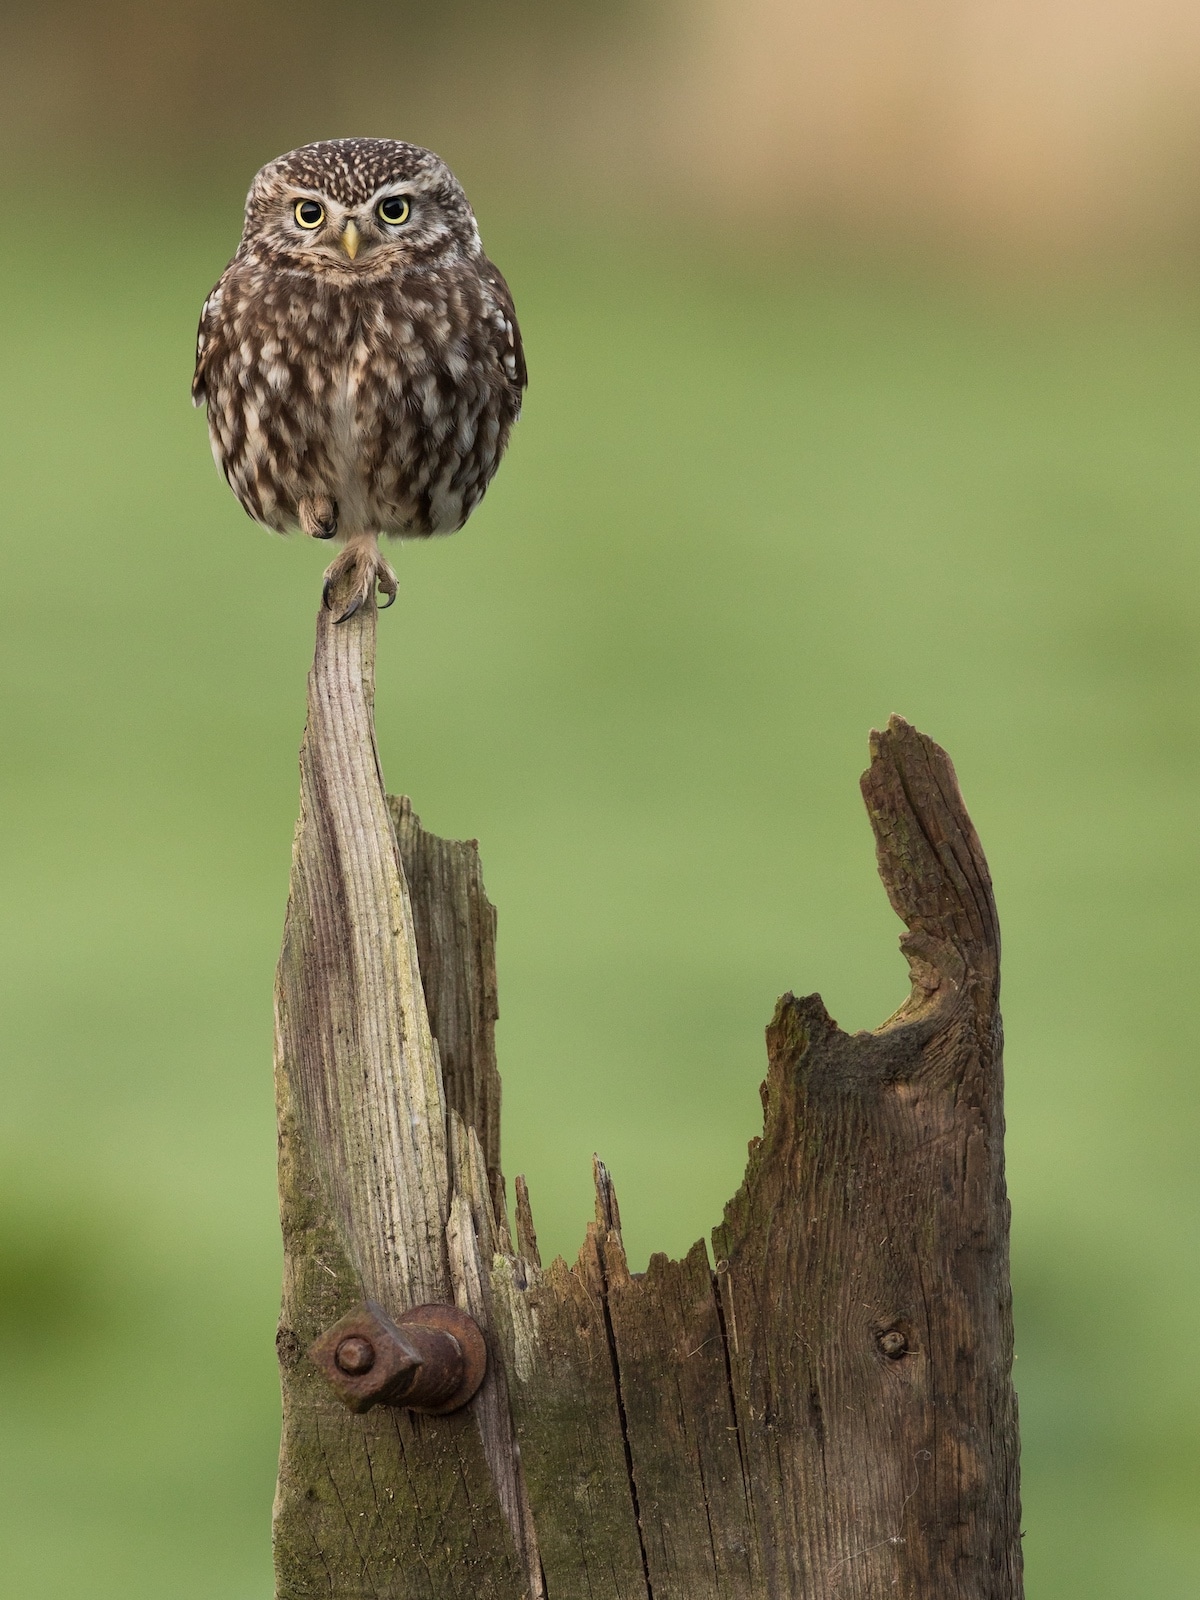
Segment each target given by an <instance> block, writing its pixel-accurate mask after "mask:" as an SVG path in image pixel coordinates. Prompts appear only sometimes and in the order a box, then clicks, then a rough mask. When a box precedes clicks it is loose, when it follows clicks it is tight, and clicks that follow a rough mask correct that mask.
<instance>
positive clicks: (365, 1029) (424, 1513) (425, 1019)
mask: <svg viewBox="0 0 1200 1600" xmlns="http://www.w3.org/2000/svg"><path fill="white" fill-rule="evenodd" d="M374 626H375V617H374V612H373V611H367V612H364V613H363V614H361V615H360V616H359V617H356V618H355V619H353V620H352V621H351V622H350V623H347V624H345V625H344V626H341V627H336V628H335V627H333V626H332V624H331V622H330V619H329V617H328V615H327V614H323V615H322V617H321V619H320V621H319V623H318V638H317V651H316V658H315V660H314V666H313V672H312V675H311V677H310V681H309V718H308V725H307V728H306V731H305V738H304V744H303V747H302V751H301V815H300V822H299V825H298V827H297V833H296V843H295V851H294V857H293V871H292V885H291V896H290V900H289V907H288V916H287V923H286V929H285V938H284V949H283V954H282V956H281V959H280V967H279V981H278V988H277V1023H278V1026H277V1084H278V1100H279V1125H280V1194H281V1209H282V1218H283V1230H284V1244H285V1280H284V1301H283V1313H282V1317H281V1323H280V1336H279V1344H280V1358H281V1371H282V1375H283V1394H284V1436H283V1446H282V1451H281V1461H280V1479H279V1493H278V1497H277V1504H276V1566H277V1573H278V1589H277V1594H278V1596H279V1597H280V1600H299V1597H301V1596H310V1595H330V1596H338V1597H343V1596H344V1597H357V1596H359V1595H363V1596H366V1595H371V1596H376V1597H379V1600H385V1597H386V1600H408V1597H410V1596H412V1597H417V1596H420V1597H422V1600H425V1597H432V1596H438V1597H446V1600H456V1597H459V1596H462V1597H464V1600H465V1597H467V1596H472V1597H480V1600H509V1597H510V1596H511V1597H513V1600H516V1597H517V1596H530V1597H536V1600H543V1597H548V1600H576V1597H578V1600H877V1597H884V1596H889V1597H890V1596H895V1597H896V1600H931V1597H934V1596H936V1597H938V1600H1021V1595H1022V1580H1021V1555H1020V1528H1019V1519H1020V1507H1019V1500H1018V1478H1017V1471H1018V1457H1017V1448H1018V1441H1017V1415H1016V1401H1015V1397H1014V1395H1013V1391H1012V1385H1011V1380H1010V1372H1011V1362H1012V1320H1011V1305H1010V1296H1009V1282H1008V1256H1007V1251H1008V1202H1007V1198H1006V1194H1005V1187H1004V1163H1003V1133H1004V1124H1003V1084H1002V1068H1001V1041H1002V1036H1001V1027H1000V1014H999V931H998V924H997V919H996V912H995V905H994V901H993V897H992V888H991V882H990V879H989V876H988V870H987V864H986V862H985V860H984V856H983V852H982V850H981V848H980V845H979V840H978V838H977V837H976V834H975V831H974V829H973V827H972V826H971V823H970V820H969V818H968V816H967V813H966V810H965V807H964V805H963V802H962V798H961V795H960V794H959V790H958V784H957V780H956V778H955V775H954V769H953V767H952V765H951V763H950V760H949V758H948V757H947V756H946V754H945V752H944V751H942V750H941V749H939V747H938V746H937V745H936V744H934V743H933V741H932V740H930V739H928V738H927V737H925V736H924V735H922V734H920V733H918V732H916V730H915V729H913V728H911V727H910V726H909V725H908V724H907V723H906V722H904V721H903V720H902V719H900V718H893V719H892V721H891V722H890V723H889V725H888V728H887V729H886V730H885V731H884V732H883V733H877V734H873V735H872V738H871V765H870V768H869V769H868V771H867V773H866V774H865V775H864V778H863V795H864V798H865V800H866V804H867V811H868V815H869V817H870V820H871V824H872V827H873V829H874V832H875V838H876V849H877V857H878V863H879V870H880V876H881V878H882V880H883V883H884V887H885V889H886V890H887V893H888V895H889V897H890V899H891V902H892V904H893V906H894V907H895V909H896V911H897V913H898V914H899V915H900V917H901V918H902V920H903V921H904V923H905V925H906V930H907V931H906V932H905V934H904V936H903V938H902V940H901V946H902V948H903V950H904V953H905V955H906V956H907V959H908V962H909V967H910V973H911V980H912V982H911V992H910V995H909V997H908V999H907V1000H906V1002H905V1003H904V1005H902V1006H901V1008H900V1009H899V1010H898V1011H897V1013H896V1014H895V1016H893V1017H892V1018H890V1019H889V1020H888V1021H887V1022H885V1023H884V1024H883V1025H882V1026H881V1027H880V1028H878V1029H876V1030H875V1031H874V1032H871V1033H859V1034H855V1035H853V1036H849V1035H847V1034H845V1033H843V1032H842V1031H841V1030H840V1029H839V1028H838V1027H837V1025H836V1023H835V1022H834V1021H833V1020H832V1019H831V1018H830V1017H829V1016H828V1014H827V1012H826V1010H825V1008H824V1006H823V1005H822V1003H821V1001H820V999H819V997H818V996H815V995H810V996H808V997H806V998H801V999H797V998H796V997H795V996H794V995H791V994H788V995H785V996H784V997H783V999H782V1000H780V1002H779V1004H778V1006H777V1008H776V1012H775V1016H774V1018H773V1019H772V1022H771V1024H770V1026H769V1027H768V1029H767V1057H768V1070H767V1078H766V1082H765V1083H764V1085H763V1088H762V1096H763V1107H764V1127H763V1133H762V1135H761V1137H760V1138H758V1139H755V1140H754V1141H752V1144H751V1148H750V1158H749V1162H748V1165H747V1169H746V1175H745V1179H744V1181H743V1183H742V1185H741V1188H740V1189H739V1191H738V1193H737V1194H736V1195H735V1196H734V1198H733V1199H732V1200H731V1201H730V1203H729V1205H728V1206H727V1207H726V1211H725V1217H724V1221H723V1222H722V1224H721V1225H720V1227H718V1228H717V1229H716V1230H715V1232H714V1234H713V1241H712V1244H713V1248H712V1255H711V1257H710V1255H709V1252H708V1250H707V1249H706V1247H705V1245H704V1243H703V1242H699V1243H697V1244H696V1245H695V1246H694V1247H693V1249H692V1250H691V1251H690V1252H689V1253H688V1255H687V1256H686V1257H685V1258H684V1259H683V1260H682V1261H671V1260H669V1259H668V1258H667V1257H665V1256H662V1255H656V1256H654V1257H653V1258H652V1259H651V1262H650V1266H649V1270H648V1271H647V1272H646V1273H644V1274H631V1273H630V1271H629V1269H628V1264H627V1262H626V1258H625V1252H624V1247H623V1244H622V1238H621V1220H620V1212H619V1208H618V1205H617V1198H616V1191H615V1188H614V1185H613V1182H612V1178H611V1176H610V1175H609V1173H608V1172H607V1170H606V1169H605V1167H604V1165H603V1163H601V1162H599V1161H597V1162H596V1164H595V1172H594V1177H595V1186H596V1220H595V1221H594V1222H593V1223H592V1224H591V1225H590V1226H589V1228H588V1230H587V1236H586V1239H585V1241H584V1244H583V1248H582V1249H581V1251H580V1253H579V1256H578V1259H577V1260H576V1261H575V1262H574V1264H573V1265H570V1266H569V1265H568V1264H567V1263H566V1262H565V1261H563V1260H561V1259H559V1260H556V1261H554V1262H551V1263H550V1264H549V1266H543V1265H542V1263H541V1260H540V1256H539V1253H538V1247H537V1236H536V1231H535V1227H534V1216H533V1208H532V1206H531V1204H530V1198H529V1193H528V1189H527V1187H526V1185H525V1183H524V1180H523V1179H518V1180H517V1186H516V1212H515V1223H516V1228H515V1231H516V1245H515V1247H514V1244H513V1240H512V1234H511V1231H510V1227H509V1221H508V1217H507V1213H506V1205H505V1195H504V1182H503V1177H502V1175H501V1166H500V1120H499V1118H500V1079H499V1075H498V1073H497V1070H496V1059H495V1046H494V1025H495V1021H496V1016H497V1004H496V984H495V913H494V910H493V909H492V907H491V906H490V904H489V902H488V901H487V898H486V895H485V893H484V889H483V879H482V873H481V870H480V866H479V858H478V852H477V850H476V848H475V845H474V842H473V841H466V842H462V841H458V842H456V841H448V840H441V839H438V838H437V837H436V836H434V835H431V834H429V833H427V832H426V831H425V830H424V829H423V828H422V827H421V825H420V822H419V819H418V818H417V817H416V816H415V815H414V813H413V811H412V807H411V805H410V804H409V802H408V801H407V800H391V801H387V800H385V797H384V790H383V784H382V779H381V777H380V773H379V764H378V758H377V756H376V752H375V742H374V730H373V725H372V714H371V688H372V669H373V650H374ZM368 1295H369V1296H370V1297H371V1298H374V1299H377V1300H379V1301H380V1302H381V1303H382V1304H383V1305H384V1306H385V1307H386V1308H387V1309H389V1310H393V1311H400V1310H403V1309H404V1308H405V1307H406V1306H408V1305H411V1304H414V1303H417V1302H418V1301H420V1300H422V1299H435V1300H440V1299H447V1298H454V1299H455V1300H456V1301H457V1303H458V1304H459V1305H460V1306H462V1307H463V1308H464V1309H466V1310H469V1311H470V1312H471V1314H472V1315H473V1316H474V1317H475V1318H476V1320H477V1321H478V1322H479V1323H480V1325H481V1327H482V1328H483V1329H484V1331H485V1335H486V1337H487V1339H488V1343H489V1352H490V1368H489V1374H488V1377H487V1379H486V1380H485V1383H484V1386H483V1388H482V1389H481V1391H480V1393H479V1395H478V1396H477V1397H476V1399H475V1400H474V1401H473V1402H472V1404H471V1406H470V1407H468V1408H467V1410H466V1411H464V1412H461V1413H458V1414H456V1415H454V1416H450V1417H438V1418H414V1417H411V1416H409V1414H408V1413H406V1412H404V1411H397V1410H389V1409H386V1408H378V1409H377V1410H376V1411H373V1412H370V1413H368V1414H367V1415H366V1416H362V1417H358V1416H352V1415H351V1414H349V1413H348V1412H346V1411H344V1410H343V1409H342V1407H341V1405H340V1404H339V1402H338V1401H336V1400H335V1399H334V1398H333V1396H332V1395H331V1394H330V1393H329V1392H328V1391H327V1390H325V1389H324V1387H323V1384H322V1381H321V1380H320V1378H319V1377H318V1376H317V1374H316V1371H315V1369H314V1368H313V1366H312V1364H311V1363H310V1362H308V1361H307V1359H306V1357H305V1356H304V1353H303V1352H304V1351H305V1349H306V1348H307V1346H308V1344H309V1342H311V1340H312V1339H313V1338H314V1337H315V1336H316V1335H317V1334H318V1333H319V1332H321V1331H322V1330H323V1329H324V1328H325V1327H326V1326H328V1325H329V1324H330V1323H332V1322H333V1321H335V1320H336V1319H337V1318H338V1317H339V1316H340V1315H341V1314H342V1313H343V1312H344V1311H346V1310H347V1309H348V1308H349V1306H350V1305H351V1304H352V1303H353V1302H354V1301H356V1300H358V1299H361V1298H363V1297H364V1296H368Z"/></svg>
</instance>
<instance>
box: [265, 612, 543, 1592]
mask: <svg viewBox="0 0 1200 1600" xmlns="http://www.w3.org/2000/svg"><path fill="white" fill-rule="evenodd" d="M375 621H376V618H375V611H374V608H373V607H369V608H364V610H363V611H361V612H360V613H359V614H358V615H357V616H355V617H354V618H352V619H351V620H350V621H349V622H346V623H344V624H341V625H337V626H335V625H334V624H333V622H332V617H331V614H330V613H329V612H327V611H322V612H321V613H320V615H319V617H318V621H317V645H316V653H315V658H314V661H313V667H312V671H311V673H310V675H309V683H308V721H307V725H306V728H305V733H304V741H303V744H302V746H301V752H300V820H299V823H298V825H297V829H296V837H295V843H294V848H293V855H292V879H291V890H290V895H289V901H288V912H287V918H286V923H285V930H284V941H283V952H282V955H281V957H280V962H279V972H278V980H277V986H276V1084H277V1095H278V1107H279V1132H280V1158H279V1179H280V1208H281V1215H282V1223H283V1235H284V1250H285V1269H284V1292H283V1307H282V1312H281V1317H280V1329H279V1341H278V1342H279V1352H280V1369H281V1380H282V1389H283V1439H282V1445H281V1451H280V1470H279V1486H278V1491H277V1495H276V1506H275V1561H276V1584H277V1588H276V1593H277V1596H278V1597H279V1600H300V1597H301V1596H305V1597H307V1596H310V1595H336V1596H338V1597H339V1600H356V1597H358V1596H360V1595H361V1596H373V1597H382V1596H386V1597H388V1600H401V1597H403V1600H408V1597H421V1600H446V1597H455V1600H457V1597H460V1596H461V1597H462V1600H476V1597H479V1596H485V1597H488V1600H492V1597H495V1600H517V1597H519V1596H522V1595H525V1594H528V1593H529V1592H530V1590H529V1584H528V1579H527V1573H526V1571H525V1568H524V1562H523V1560H522V1556H521V1553H520V1552H519V1550H518V1548H517V1544H516V1541H515V1540H514V1538H513V1534H512V1527H511V1519H510V1516H506V1515H505V1511H506V1507H505V1505H504V1503H503V1501H502V1499H501V1496H500V1495H499V1494H498V1493H497V1490H496V1487H495V1484H494V1480H493V1473H492V1470H491V1466H490V1465H489V1462H488V1460H487V1451H486V1449H485V1441H484V1438H483V1436H482V1434H481V1430H480V1425H479V1422H478V1420H477V1416H476V1413H475V1411H474V1410H472V1409H470V1408H469V1409H468V1410H466V1411H463V1412H459V1413H456V1414H455V1415H453V1416H449V1417H415V1416H413V1415H412V1414H411V1413H409V1412H406V1411H402V1410H394V1409H391V1408H385V1407H379V1408H377V1409H376V1410H375V1411H371V1412H368V1413H367V1414H366V1415H365V1416H353V1415H351V1414H350V1413H349V1412H347V1411H346V1410H345V1409H344V1408H343V1407H342V1405H341V1403H340V1402H339V1401H338V1400H337V1399H336V1398H335V1397H334V1396H333V1395H332V1393H331V1392H330V1391H329V1390H328V1389H327V1388H326V1387H325V1385H324V1383H323V1381H322V1380H321V1379H320V1377H319V1376H318V1375H317V1372H316V1369H315V1368H314V1367H313V1365H312V1363H311V1362H309V1361H308V1359H307V1358H306V1356H305V1354H304V1352H305V1351H306V1350H307V1348H308V1346H309V1345H310V1344H311V1342H312V1341H313V1340H314V1339H315V1338H316V1337H317V1335H318V1334H319V1333H321V1332H322V1331H323V1330H324V1329H325V1328H326V1327H328V1326H329V1325H330V1323H332V1322H334V1321H336V1320H337V1319H338V1318H339V1317H340V1316H341V1315H343V1314H344V1313H345V1312H346V1311H347V1310H349V1309H350V1307H351V1306H352V1305H353V1304H354V1303H355V1302H357V1301H358V1300H360V1299H364V1298H369V1299H373V1300H377V1301H378V1302H379V1303H380V1304H381V1305H382V1306H384V1308H385V1309H387V1310H389V1311H391V1312H393V1313H395V1312H399V1311H401V1310H404V1309H406V1308H407V1307H409V1306H412V1305H416V1304H421V1303H424V1302H427V1301H437V1300H442V1301H445V1300H450V1299H452V1298H453V1297H454V1290H455V1285H454V1282H453V1279H452V1274H451V1264H450V1255H449V1251H448V1246H447V1227H448V1224H449V1223H450V1221H451V1215H452V1212H454V1213H455V1214H456V1220H457V1222H458V1224H459V1235H458V1242H459V1245H460V1246H461V1244H462V1238H461V1224H462V1220H463V1219H462V1214H461V1208H457V1210H456V1208H455V1203H454V1202H455V1192H454V1190H453V1189H452V1185H451V1182H450V1169H449V1162H448V1141H447V1125H446V1105H445V1097H444V1093H443V1087H442V1080H441V1073H440V1069H439V1064H438V1055H437V1049H436V1046H435V1044H434V1037H433V1034H432V1032H431V1029H430V1024H429V1018H428V1013H427V1008H426V1002H425V997H424V992H423V988H422V983H421V976H420V972H419V969H418V961H417V936H416V930H415V927H414V923H413V912H412V905H411V901H410V897H409V892H408V887H407V883H406V881H405V876H404V872H403V869H402V865H401V860H400V854H399V850H398V847H397V844H396V839H395V835H394V833H393V830H392V825H391V821H390V818H389V815H388V809H387V805H386V802H385V797H384V790H383V783H382V778H381V775H380V771H379V761H378V756H377V753H376V748H375V736H374V726H373V719H372V696H373V684H374V648H375ZM449 1010H451V1011H455V1014H456V1015H457V1011H456V1010H455V1007H453V1006H450V1007H449ZM474 1066H475V1064H474V1063H471V1064H470V1065H469V1066H468V1067H467V1068H465V1069H464V1070H466V1071H468V1072H469V1071H472V1070H474ZM458 1259H459V1262H460V1265H461V1261H462V1251H461V1248H460V1250H459V1257H458ZM507 1509H509V1510H511V1507H509V1508H507Z"/></svg>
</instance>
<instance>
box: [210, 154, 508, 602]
mask: <svg viewBox="0 0 1200 1600" xmlns="http://www.w3.org/2000/svg"><path fill="white" fill-rule="evenodd" d="M525 385H526V371H525V357H524V352H523V350H522V346H521V334H520V330H519V329H518V327H517V318H516V313H515V312H514V310H513V302H512V296H511V295H510V294H509V291H508V285H507V284H506V283H505V281H504V279H503V277H502V276H501V274H500V273H499V271H498V270H497V269H496V268H495V267H494V266H493V265H492V263H491V262H490V261H489V260H488V258H487V256H485V255H484V253H483V246H482V244H481V242H480V238H479V229H478V227H477V226H476V222H475V216H474V213H473V212H472V210H471V207H470V205H469V204H468V202H467V197H466V195H465V194H464V193H463V191H462V188H461V186H460V185H459V183H458V180H457V179H456V178H455V177H454V174H453V173H452V172H451V171H450V169H449V167H447V166H446V164H445V163H444V162H443V161H441V160H440V159H439V158H438V157H437V156H435V155H434V154H433V152H432V151H429V150H422V149H420V148H419V147H418V146H417V145H412V144H403V143H400V142H399V141H397V140H393V139H330V140H326V141H323V142H322V143H319V144H308V145H303V146H302V147H301V148H300V149H298V150H293V151H291V152H290V153H289V154H288V155H284V156H280V157H279V158H278V160H276V161H272V162H270V163H268V165H267V166H265V167H263V169H262V171H261V172H259V174H258V175H257V177H256V178H255V179H254V182H253V184H252V185H251V187H250V193H249V196H248V197H247V200H246V215H245V226H244V228H243V232H242V239H241V243H240V244H239V245H238V248H237V253H236V254H235V256H234V258H233V260H232V261H231V262H230V263H229V265H228V266H227V267H226V269H225V271H224V273H223V274H222V275H221V279H220V282H219V283H218V284H217V286H216V288H215V289H214V290H213V291H212V293H211V294H210V295H209V297H208V299H207V300H206V301H205V302H204V309H203V310H202V312H201V313H200V331H199V334H198V336H197V340H196V375H195V378H194V379H193V382H192V398H193V400H194V402H195V404H196V405H197V406H200V405H205V406H207V409H208V431H209V437H210V439H211V441H212V449H213V455H214V456H215V458H216V461H217V465H218V467H219V468H220V469H221V471H222V472H223V473H224V474H225V477H226V479H227V480H228V482H229V486H230V488H231V489H232V490H233V492H234V494H235V495H236V496H237V498H238V500H239V501H240V502H241V504H242V506H243V507H244V509H245V510H246V511H247V512H248V514H249V515H250V516H251V517H253V518H254V520H255V521H256V522H260V523H262V524H263V526H264V527H267V528H273V529H274V530H275V531H276V532H279V533H285V532H289V531H291V530H293V529H295V528H297V527H298V528H301V529H303V531H304V532H305V533H306V534H309V535H311V536H312V537H313V538H314V539H332V538H334V537H335V536H336V537H337V538H338V539H339V540H341V541H342V542H343V543H344V545H345V548H344V550H343V551H342V552H341V554H340V555H339V556H338V557H337V559H336V560H335V561H334V563H333V565H332V566H331V567H330V568H329V570H328V571H327V573H326V574H325V589H324V596H325V604H326V605H332V604H333V597H334V596H336V597H337V603H338V606H339V608H340V614H339V616H338V618H337V620H338V621H339V622H344V621H345V620H346V618H347V617H350V616H352V615H353V614H354V613H355V612H356V611H357V610H358V609H359V608H360V607H361V606H362V605H363V604H364V603H365V602H366V601H367V600H368V599H369V598H371V597H372V596H374V594H375V592H376V587H378V589H379V590H380V591H381V592H382V593H383V595H384V596H386V599H385V600H384V602H383V603H384V604H385V605H391V603H392V601H393V600H394V599H395V597H396V575H395V573H394V572H393V571H392V569H391V567H390V566H389V565H388V563H387V561H385V560H384V558H383V556H382V555H381V554H380V551H379V537H380V535H381V534H391V535H394V536H396V537H401V538H426V537H428V536H429V535H430V534H434V533H451V532H453V531H454V530H455V529H457V528H461V527H462V525H463V523H464V522H465V521H466V520H467V518H468V517H469V516H470V514H471V512H472V511H473V510H474V509H475V507H476V506H477V505H478V504H479V501H480V499H481V498H482V496H483V493H484V490H485V489H486V488H487V486H488V484H489V483H490V482H491V479H492V476H493V474H494V473H495V471H496V468H497V466H498V465H499V464H500V458H501V456H502V455H503V454H504V450H505V447H506V445H507V444H508V438H509V434H510V432H511V431H512V426H513V424H514V422H516V420H517V417H518V416H519V415H520V411H521V399H522V395H523V392H524V389H525Z"/></svg>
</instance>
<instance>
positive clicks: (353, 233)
mask: <svg viewBox="0 0 1200 1600" xmlns="http://www.w3.org/2000/svg"><path fill="white" fill-rule="evenodd" d="M341 242H342V249H343V250H344V251H345V252H346V254H347V255H348V256H349V257H350V259H351V261H353V260H354V258H355V256H356V255H357V254H358V247H359V245H360V244H361V243H362V235H361V234H360V233H359V231H358V229H357V228H356V227H355V226H354V223H353V221H350V222H348V223H347V224H346V226H345V227H344V228H343V229H342V241H341Z"/></svg>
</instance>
